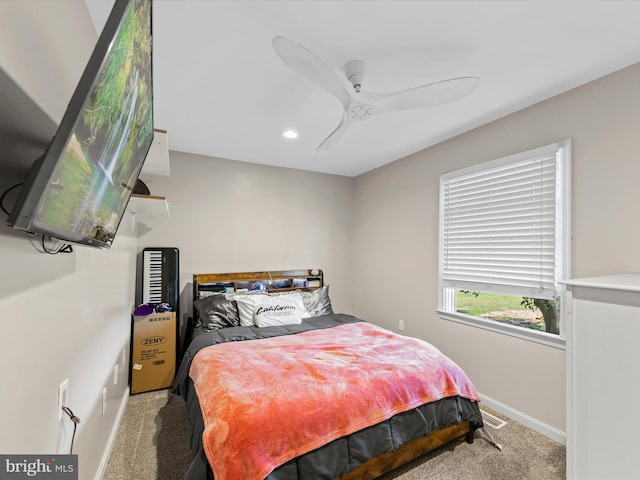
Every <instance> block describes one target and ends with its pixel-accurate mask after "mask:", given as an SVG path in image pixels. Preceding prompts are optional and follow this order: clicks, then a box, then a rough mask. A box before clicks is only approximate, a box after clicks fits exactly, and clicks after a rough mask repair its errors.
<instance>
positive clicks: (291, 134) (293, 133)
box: [282, 130, 298, 140]
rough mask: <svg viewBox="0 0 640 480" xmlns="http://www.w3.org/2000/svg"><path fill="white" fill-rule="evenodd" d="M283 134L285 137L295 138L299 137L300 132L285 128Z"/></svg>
mask: <svg viewBox="0 0 640 480" xmlns="http://www.w3.org/2000/svg"><path fill="white" fill-rule="evenodd" d="M282 136H283V137H284V138H288V139H290V140H292V139H294V138H298V132H296V131H295V130H285V131H284V132H282Z"/></svg>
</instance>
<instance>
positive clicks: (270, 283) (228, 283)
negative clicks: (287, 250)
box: [193, 269, 324, 300]
mask: <svg viewBox="0 0 640 480" xmlns="http://www.w3.org/2000/svg"><path fill="white" fill-rule="evenodd" d="M323 285H324V277H323V274H322V270H319V269H309V270H278V271H271V272H242V273H199V274H195V275H194V276H193V300H198V299H199V298H200V297H201V296H202V295H201V293H202V292H242V291H255V290H263V291H267V292H285V291H290V290H298V289H299V290H303V289H304V290H313V289H316V288H320V287H322V286H323Z"/></svg>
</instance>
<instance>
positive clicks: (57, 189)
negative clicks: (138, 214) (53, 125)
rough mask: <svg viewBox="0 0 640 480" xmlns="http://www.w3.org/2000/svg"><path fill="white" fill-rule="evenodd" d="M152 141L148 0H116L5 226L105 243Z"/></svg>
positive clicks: (79, 241) (117, 222)
mask: <svg viewBox="0 0 640 480" xmlns="http://www.w3.org/2000/svg"><path fill="white" fill-rule="evenodd" d="M152 140H153V83H152V35H151V0H116V2H115V4H114V6H113V9H112V11H111V14H110V15H109V18H108V20H107V22H106V23H105V26H104V28H103V30H102V33H101V35H100V37H99V39H98V42H97V44H96V46H95V49H94V50H93V53H92V55H91V57H90V59H89V62H88V64H87V66H86V68H85V70H84V72H83V74H82V77H81V78H80V81H79V83H78V86H77V87H76V89H75V91H74V93H73V96H72V98H71V100H70V101H69V105H68V107H67V110H66V112H65V114H64V116H63V118H62V121H61V122H60V125H59V127H58V130H57V132H56V134H55V136H54V138H53V139H52V141H51V143H50V144H49V146H48V148H47V150H46V151H45V153H44V154H43V155H42V156H41V157H40V158H39V159H37V160H36V161H35V162H34V164H33V165H32V167H31V170H30V171H29V174H28V175H27V178H26V180H25V182H24V186H23V187H22V191H21V193H20V195H19V197H18V199H17V200H16V203H15V205H14V207H13V209H12V211H11V214H10V215H9V218H8V219H7V224H8V225H10V226H12V227H14V228H17V229H19V230H24V231H26V232H30V233H35V234H40V235H45V236H50V237H53V238H56V239H59V240H61V241H63V242H69V243H77V244H84V245H89V246H93V247H102V248H109V247H110V246H111V244H112V242H113V239H114V237H115V235H116V232H117V230H118V226H119V225H120V221H121V220H122V217H123V215H124V212H125V210H126V207H127V203H128V202H129V198H130V196H131V193H132V190H133V187H134V185H135V183H136V180H137V179H138V175H139V173H140V170H141V168H142V165H143V163H144V160H145V158H146V156H147V152H148V151H149V147H150V146H151V142H152Z"/></svg>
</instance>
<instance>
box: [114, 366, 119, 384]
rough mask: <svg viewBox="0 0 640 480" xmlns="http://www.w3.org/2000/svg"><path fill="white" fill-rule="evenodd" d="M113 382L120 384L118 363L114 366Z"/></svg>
mask: <svg viewBox="0 0 640 480" xmlns="http://www.w3.org/2000/svg"><path fill="white" fill-rule="evenodd" d="M113 384H114V385H118V364H117V363H116V366H115V367H113Z"/></svg>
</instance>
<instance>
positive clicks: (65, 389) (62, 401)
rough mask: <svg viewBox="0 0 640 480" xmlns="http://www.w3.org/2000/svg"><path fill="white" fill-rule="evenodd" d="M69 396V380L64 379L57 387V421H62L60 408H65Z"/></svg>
mask: <svg viewBox="0 0 640 480" xmlns="http://www.w3.org/2000/svg"><path fill="white" fill-rule="evenodd" d="M68 394H69V379H68V378H66V379H65V380H64V382H62V383H61V384H60V385H58V421H60V420H62V414H63V413H64V412H63V411H62V407H66V406H67V400H68Z"/></svg>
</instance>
